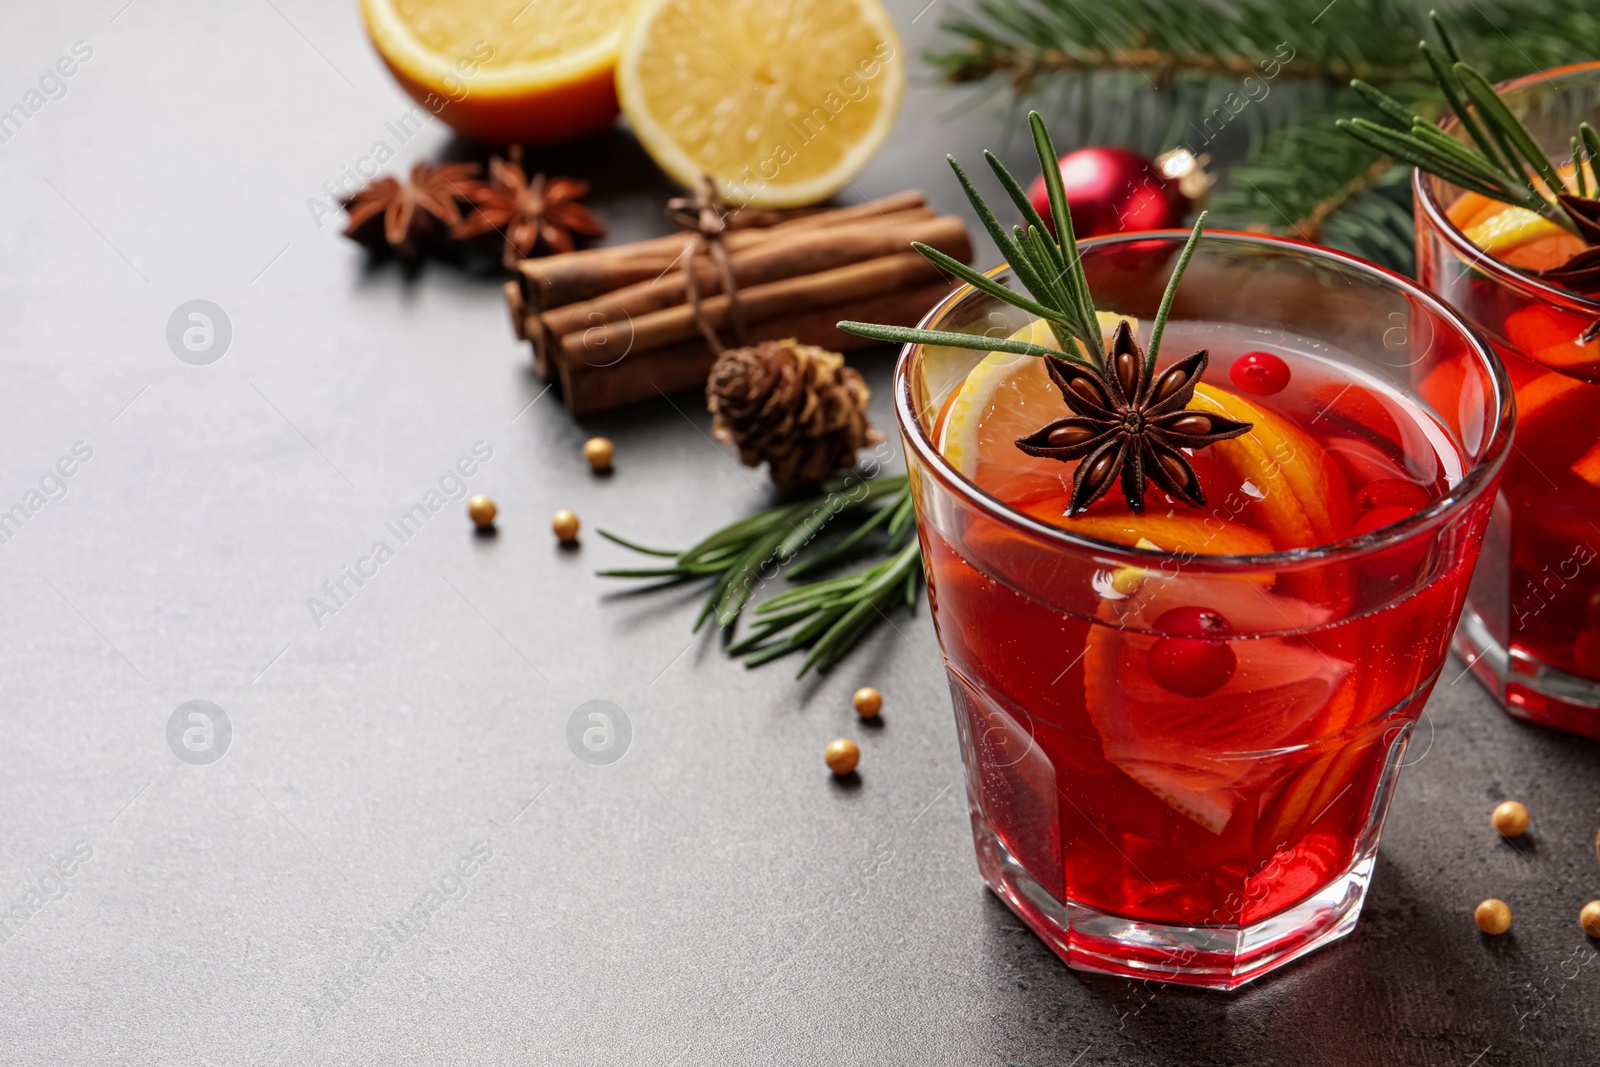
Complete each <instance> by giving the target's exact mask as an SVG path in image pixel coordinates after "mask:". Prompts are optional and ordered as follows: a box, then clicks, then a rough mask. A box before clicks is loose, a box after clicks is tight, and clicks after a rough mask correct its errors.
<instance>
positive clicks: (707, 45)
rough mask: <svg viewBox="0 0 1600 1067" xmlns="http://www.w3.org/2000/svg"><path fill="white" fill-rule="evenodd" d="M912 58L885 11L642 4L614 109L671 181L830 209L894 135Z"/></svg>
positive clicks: (822, 1)
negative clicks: (827, 204) (699, 181)
mask: <svg viewBox="0 0 1600 1067" xmlns="http://www.w3.org/2000/svg"><path fill="white" fill-rule="evenodd" d="M908 60H909V57H908V56H907V55H905V54H904V53H903V52H902V50H901V47H900V40H899V38H898V37H897V36H896V34H895V31H894V25H893V24H892V23H891V22H890V21H889V16H888V15H887V14H886V13H885V12H884V10H883V7H882V6H881V5H880V4H879V3H878V0H801V2H796V3H784V4H774V3H770V2H768V0H642V2H641V3H640V5H639V9H638V11H637V12H636V14H635V15H634V17H633V19H632V22H631V23H630V24H629V27H628V30H627V32H626V34H625V36H624V39H623V43H622V54H621V56H620V58H619V59H618V62H617V96H618V98H619V99H620V100H621V102H622V110H623V113H624V114H626V115H627V117H628V122H629V123H630V124H632V126H633V131H634V133H635V134H636V135H637V136H638V138H639V140H640V142H641V143H642V144H643V145H644V146H645V149H646V150H647V151H648V152H649V153H650V155H651V156H652V157H653V158H654V159H655V161H656V162H657V163H658V164H660V166H661V169H663V170H665V171H666V172H667V173H668V174H670V175H671V176H672V177H673V178H675V179H677V180H678V181H679V182H682V183H683V184H685V185H691V184H693V182H694V181H695V179H696V178H697V177H698V176H699V175H700V174H701V173H706V174H710V175H711V176H712V177H714V178H716V179H718V180H719V184H720V185H721V186H722V188H723V190H724V192H725V193H726V194H727V195H728V196H729V197H730V198H731V199H734V200H737V201H740V202H742V203H747V204H758V205H762V206H767V207H788V206H793V205H798V204H813V203H816V202H817V201H819V200H826V199H827V198H828V197H830V196H832V195H833V194H834V193H836V192H838V191H839V189H841V188H843V187H844V185H845V184H846V183H847V182H848V181H849V180H850V179H851V178H853V177H855V175H856V173H857V172H858V171H860V170H861V168H862V167H863V166H865V165H866V163H867V160H868V159H869V158H870V157H871V156H872V154H873V153H874V152H876V151H877V150H878V147H879V146H880V145H882V144H883V141H884V139H885V138H886V137H887V136H888V135H889V127H890V126H891V125H893V123H894V119H895V115H896V114H897V113H898V111H899V109H900V97H901V94H902V91H903V90H904V87H905V79H906V64H907V62H908Z"/></svg>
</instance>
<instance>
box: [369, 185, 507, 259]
mask: <svg viewBox="0 0 1600 1067" xmlns="http://www.w3.org/2000/svg"><path fill="white" fill-rule="evenodd" d="M477 173H478V165H477V164H476V163H449V164H446V165H445V166H442V167H435V166H433V165H432V164H429V163H418V164H417V165H416V166H414V167H412V168H411V179H410V180H409V181H400V180H399V179H397V178H389V177H383V178H378V179H376V180H374V181H372V182H369V183H368V184H367V185H365V186H363V187H362V188H361V189H359V190H357V191H356V192H355V193H354V194H353V195H351V196H348V197H346V198H345V199H344V201H343V204H344V209H345V211H346V212H348V213H349V215H350V224H349V225H348V226H346V227H345V230H344V235H345V236H346V237H348V238H350V239H351V240H354V241H358V242H360V243H361V244H364V245H367V246H368V247H371V248H382V247H385V246H387V247H388V248H389V249H391V250H392V251H393V252H394V253H395V254H396V255H399V256H401V257H403V258H406V259H415V258H416V257H417V255H418V254H420V252H421V251H422V247H423V245H424V244H426V243H427V242H429V241H432V240H437V239H442V238H444V237H446V236H448V235H449V233H450V230H451V228H452V227H454V226H457V225H459V224H460V223H461V205H460V204H459V203H458V201H463V200H469V199H471V198H472V196H473V194H474V192H475V191H476V190H477V189H478V188H479V187H481V186H482V184H483V183H482V182H479V181H478V180H477V179H476V178H475V177H474V176H475V175H476V174H477Z"/></svg>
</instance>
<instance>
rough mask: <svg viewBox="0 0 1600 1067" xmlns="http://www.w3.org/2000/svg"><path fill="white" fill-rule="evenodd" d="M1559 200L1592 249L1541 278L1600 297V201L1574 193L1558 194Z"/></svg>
mask: <svg viewBox="0 0 1600 1067" xmlns="http://www.w3.org/2000/svg"><path fill="white" fill-rule="evenodd" d="M1556 200H1557V201H1558V202H1560V204H1561V206H1562V207H1563V208H1565V209H1566V212H1567V214H1568V216H1570V217H1571V219H1572V221H1573V223H1574V224H1575V225H1576V226H1577V228H1578V233H1579V234H1580V235H1581V236H1582V237H1583V239H1584V240H1585V241H1588V242H1589V247H1588V248H1585V249H1584V250H1583V251H1581V252H1579V253H1577V254H1576V255H1574V256H1572V257H1571V258H1570V259H1568V260H1567V261H1566V262H1565V263H1562V264H1561V265H1560V266H1557V267H1552V268H1551V269H1549V270H1546V271H1540V272H1539V276H1540V277H1541V278H1543V279H1544V280H1545V281H1547V282H1555V283H1556V284H1557V285H1560V286H1565V287H1566V288H1568V289H1571V290H1572V291H1573V292H1575V293H1582V294H1583V295H1585V296H1600V200H1597V199H1595V198H1593V197H1584V196H1573V195H1572V194H1570V193H1557V194H1556Z"/></svg>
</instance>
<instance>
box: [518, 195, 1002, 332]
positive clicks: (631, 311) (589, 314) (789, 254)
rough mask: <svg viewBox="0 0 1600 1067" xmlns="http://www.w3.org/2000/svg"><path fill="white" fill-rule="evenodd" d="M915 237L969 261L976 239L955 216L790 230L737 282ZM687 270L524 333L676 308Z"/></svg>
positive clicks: (707, 281) (743, 256)
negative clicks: (906, 223) (910, 221)
mask: <svg viewBox="0 0 1600 1067" xmlns="http://www.w3.org/2000/svg"><path fill="white" fill-rule="evenodd" d="M911 241H920V242H922V243H924V244H927V245H931V246H932V247H934V248H937V249H938V250H939V251H941V252H944V253H946V254H947V255H950V256H954V257H955V258H956V259H959V260H961V261H962V262H968V261H970V260H971V258H972V239H971V237H970V236H968V234H967V227H966V224H965V223H963V222H962V221H961V219H959V218H957V217H956V216H954V215H945V216H942V217H940V218H936V219H927V220H924V221H919V222H914V223H910V224H908V225H906V226H904V227H902V226H899V225H896V224H894V223H890V222H885V221H882V220H881V219H880V220H878V221H863V222H859V223H853V224H850V225H845V226H838V227H827V228H822V229H817V228H811V229H800V230H791V231H789V232H788V233H787V234H780V235H776V236H773V237H771V238H770V239H768V240H766V241H762V242H761V243H759V244H756V245H753V246H751V247H749V248H746V249H743V250H741V251H739V252H736V253H733V254H732V255H730V256H729V257H728V266H729V268H730V269H731V271H732V273H733V279H734V284H735V285H737V286H738V287H739V289H740V290H741V291H742V290H744V289H745V288H746V287H747V286H752V285H761V284H764V283H766V282H774V281H779V280H781V279H784V278H793V277H796V276H799V275H802V274H815V273H817V272H819V271H824V270H830V269H832V268H834V267H842V266H844V265H846V264H849V263H858V262H860V261H862V260H865V259H875V258H878V257H880V256H887V255H892V254H894V253H897V252H903V251H906V250H907V246H908V244H909V243H910V242H911ZM693 269H694V270H695V272H696V274H697V275H698V278H699V287H700V292H701V293H702V294H707V295H709V294H714V293H716V292H717V291H718V290H719V288H720V283H719V278H718V274H717V271H716V270H715V269H713V267H712V265H711V264H710V263H709V262H706V261H705V257H704V256H700V257H697V258H696V260H695V262H694V265H693ZM684 275H685V271H684V269H681V268H680V269H678V270H673V271H669V272H668V273H666V274H665V275H662V276H661V277H659V278H655V279H651V280H650V281H647V282H638V283H636V284H634V285H630V286H624V287H623V288H621V289H618V290H616V291H615V292H611V293H607V294H606V295H605V296H601V297H596V298H595V299H593V300H584V301H579V302H577V303H573V304H567V305H564V306H562V307H559V308H553V309H551V310H549V311H546V312H544V313H543V314H542V315H537V314H529V315H527V316H526V321H525V324H524V325H523V327H522V328H521V331H520V333H519V336H522V337H523V339H524V340H529V339H531V340H532V341H533V344H534V346H535V347H536V348H545V347H548V346H549V345H551V344H554V343H556V341H557V339H559V338H560V337H561V336H562V335H564V334H568V333H571V332H573V331H574V330H586V329H591V328H593V327H595V326H599V325H602V324H604V323H607V322H614V321H616V320H618V319H624V318H630V317H633V316H637V315H643V314H647V313H649V312H652V311H659V310H661V309H663V308H669V307H675V306H677V305H679V304H682V303H684V301H685V299H686V288H687V279H686V278H685V276H684ZM508 299H509V297H508Z"/></svg>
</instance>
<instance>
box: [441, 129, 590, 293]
mask: <svg viewBox="0 0 1600 1067" xmlns="http://www.w3.org/2000/svg"><path fill="white" fill-rule="evenodd" d="M510 156H511V158H510V159H499V158H496V159H493V160H490V161H489V177H490V179H491V181H490V184H487V185H481V186H479V187H478V188H477V189H476V190H474V192H473V194H472V201H473V203H474V204H476V205H477V210H476V211H474V212H473V213H472V214H471V215H470V216H468V217H467V218H466V219H465V220H463V221H462V222H460V223H459V224H457V225H456V227H455V229H454V231H453V233H454V236H456V237H472V236H475V235H477V234H480V233H488V232H489V231H490V230H495V231H498V232H499V233H500V234H501V235H502V236H503V237H504V238H505V252H504V254H503V259H504V261H505V265H506V266H507V267H511V266H513V265H515V264H516V262H517V260H519V259H527V258H528V257H529V256H531V255H533V251H534V249H535V248H537V247H539V246H540V245H541V243H542V244H543V245H544V246H545V247H546V248H548V249H549V250H550V251H553V252H570V251H572V249H573V248H574V247H575V245H576V242H575V240H574V237H575V235H576V236H583V237H604V236H605V233H606V229H605V227H604V226H602V225H601V224H600V220H599V219H597V218H595V217H594V213H593V212H591V211H590V210H589V209H588V208H586V207H584V206H583V205H582V204H580V203H578V201H579V199H581V198H582V197H583V196H585V195H587V194H588V192H589V183H588V182H586V181H580V180H578V179H576V178H547V177H545V176H544V175H543V174H535V175H534V176H533V177H532V178H529V177H528V175H527V174H526V173H525V172H524V171H523V169H522V152H521V146H520V145H512V146H511V153H510Z"/></svg>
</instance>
